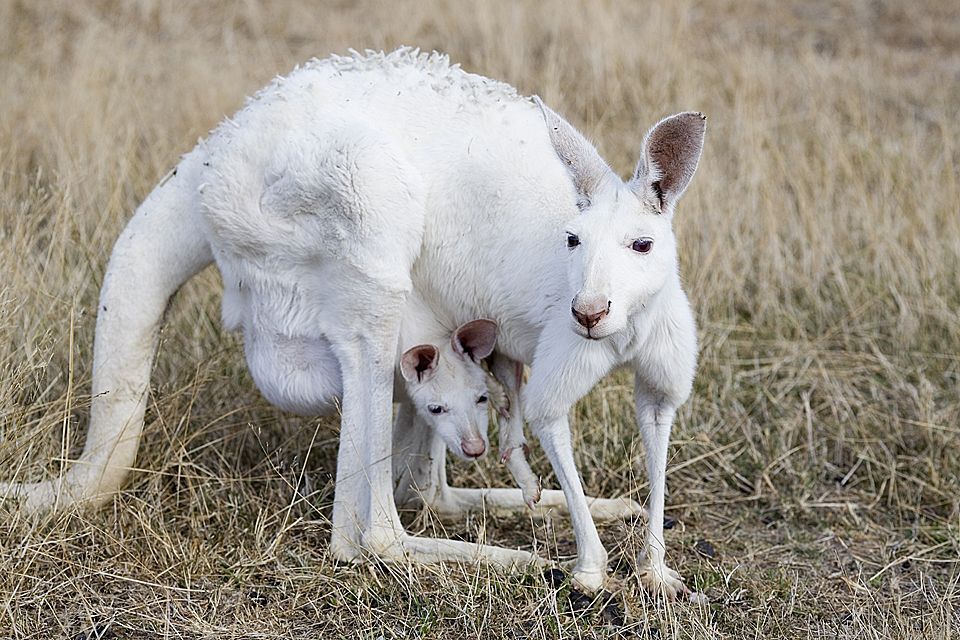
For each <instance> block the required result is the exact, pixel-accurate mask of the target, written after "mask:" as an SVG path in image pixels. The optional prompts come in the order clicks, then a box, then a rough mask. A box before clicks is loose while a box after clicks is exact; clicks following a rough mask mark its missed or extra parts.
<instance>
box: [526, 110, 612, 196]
mask: <svg viewBox="0 0 960 640" xmlns="http://www.w3.org/2000/svg"><path fill="white" fill-rule="evenodd" d="M533 101H534V102H535V103H536V104H537V106H538V107H540V111H541V112H542V113H543V119H544V120H545V121H546V123H547V132H548V133H549V134H550V142H551V144H553V150H554V151H556V153H557V156H558V157H559V158H560V160H561V161H562V162H563V164H564V166H566V167H567V171H568V172H569V173H570V177H571V178H572V179H573V186H574V187H575V188H576V190H577V196H578V198H577V206H578V207H579V208H580V209H581V210H582V209H584V208H586V207H587V206H588V205H589V204H590V196H592V195H593V194H594V193H596V192H597V190H598V189H599V188H600V185H601V184H602V183H603V181H604V179H605V178H607V177H608V176H609V175H610V174H611V173H612V172H611V170H610V167H608V166H607V163H606V162H604V161H603V158H601V157H600V154H599V153H597V150H596V149H595V148H594V146H593V145H592V144H590V142H589V141H587V139H586V138H584V137H583V134H581V133H580V132H579V131H577V130H576V129H575V128H574V127H573V125H571V124H570V123H569V122H567V121H566V120H564V119H563V118H561V117H560V116H559V115H558V114H557V113H556V112H555V111H554V110H553V109H551V108H550V107H548V106H547V105H545V104H543V101H542V100H541V99H540V97H539V96H533Z"/></svg>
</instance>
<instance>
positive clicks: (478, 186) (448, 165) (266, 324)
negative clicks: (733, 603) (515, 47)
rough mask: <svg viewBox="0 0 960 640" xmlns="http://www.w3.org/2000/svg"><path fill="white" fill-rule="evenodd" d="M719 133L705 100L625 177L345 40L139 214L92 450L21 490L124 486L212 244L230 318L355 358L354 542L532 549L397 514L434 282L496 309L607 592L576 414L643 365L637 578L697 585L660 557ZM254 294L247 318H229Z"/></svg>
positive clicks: (458, 551)
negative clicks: (410, 524)
mask: <svg viewBox="0 0 960 640" xmlns="http://www.w3.org/2000/svg"><path fill="white" fill-rule="evenodd" d="M704 132H705V121H704V117H703V116H702V115H701V114H699V113H681V114H678V115H674V116H671V117H669V118H666V119H664V120H662V121H660V122H659V123H658V124H657V125H655V126H654V127H653V128H652V129H651V130H650V131H649V132H648V133H647V135H646V137H645V139H644V141H643V145H642V148H641V151H640V160H639V162H638V164H637V168H636V171H635V172H634V174H633V175H632V176H631V177H630V178H629V180H627V181H623V180H621V179H620V178H619V177H618V176H616V175H615V174H614V173H613V172H612V171H611V170H610V169H609V167H608V166H607V165H606V163H605V162H604V161H603V160H602V159H601V158H600V156H599V155H598V154H597V152H596V150H595V149H594V148H593V146H591V145H590V144H589V143H588V142H587V141H586V140H585V139H584V138H583V136H581V135H580V134H579V133H578V132H577V131H576V130H575V129H574V128H573V127H572V126H571V125H569V124H568V123H567V122H565V121H564V120H563V119H562V118H561V117H560V116H558V115H557V114H556V113H554V112H553V111H551V110H550V109H549V108H547V107H546V106H545V105H543V104H542V103H541V102H540V101H539V100H538V99H536V98H534V99H530V98H524V97H521V96H519V95H518V94H517V93H516V91H515V90H514V89H513V88H511V87H510V86H508V85H505V84H502V83H499V82H495V81H492V80H489V79H487V78H483V77H480V76H477V75H472V74H469V73H466V72H464V71H462V70H460V69H459V67H457V66H455V65H450V64H449V61H448V59H447V58H446V57H445V56H441V55H439V54H435V53H434V54H429V55H427V54H421V53H419V51H414V50H409V49H401V50H398V51H395V52H392V53H390V54H383V53H367V54H364V55H360V54H353V55H350V56H346V57H340V56H333V57H330V58H327V59H325V60H314V61H312V62H310V63H308V64H307V65H306V66H304V67H302V68H299V69H297V70H295V71H294V72H293V73H291V74H290V75H289V76H287V77H285V78H278V79H277V80H275V81H274V82H273V83H272V84H271V85H269V86H268V87H266V88H265V89H263V90H262V91H260V92H259V93H258V94H257V95H256V96H255V97H254V98H253V99H251V100H250V101H249V102H248V103H247V104H246V106H245V107H244V108H243V109H242V110H241V111H240V112H238V113H237V114H236V115H235V117H233V118H232V119H228V120H226V121H225V122H223V123H221V124H220V125H219V126H218V127H217V128H216V129H215V130H214V131H212V132H211V134H210V136H209V137H208V138H207V139H206V140H205V141H202V142H200V143H199V144H198V145H197V147H196V148H195V149H194V150H193V151H191V152H190V153H188V154H187V155H186V156H184V157H183V159H182V161H181V162H180V164H179V165H178V167H177V169H176V170H174V171H173V172H172V173H171V175H169V176H167V177H166V178H165V179H164V180H163V181H162V182H161V183H160V185H159V186H158V187H157V188H156V189H155V190H154V191H153V193H151V194H150V196H149V197H148V198H147V199H146V201H145V202H144V203H143V204H142V205H141V206H140V207H139V208H138V210H137V212H136V214H135V216H134V217H133V219H132V220H131V221H130V223H129V225H128V226H127V228H126V229H125V230H124V231H123V233H122V234H121V236H120V238H119V240H118V241H117V244H116V246H115V247H114V250H113V254H112V256H111V258H110V263H109V266H108V268H107V273H106V276H105V278H104V284H103V289H102V292H101V302H100V309H99V315H98V318H97V329H96V338H95V339H96V341H95V347H94V375H93V396H94V400H93V407H92V412H91V423H90V428H89V434H88V436H87V442H86V446H85V448H84V451H83V454H82V455H81V457H80V459H79V460H77V461H75V462H74V463H73V464H72V466H71V468H70V469H69V470H68V472H67V473H66V475H65V476H64V477H63V478H59V479H56V480H52V481H47V482H42V483H37V484H29V485H12V486H9V487H7V491H8V492H12V493H16V494H18V495H20V496H21V498H23V499H24V502H25V506H26V507H27V508H28V509H33V510H43V509H49V508H53V507H55V506H65V505H67V504H70V503H74V502H86V503H92V504H100V503H102V502H104V501H105V500H106V499H107V498H108V497H109V496H110V495H111V494H112V493H114V492H116V491H117V490H118V489H119V488H120V486H121V483H122V481H123V479H124V477H125V475H126V473H127V471H128V469H129V468H130V467H131V466H132V465H133V463H134V458H135V455H136V451H137V446H138V443H139V438H140V433H141V430H142V425H143V414H144V407H145V404H146V396H147V390H148V386H149V377H150V368H151V364H152V359H153V351H154V347H155V343H156V339H157V335H158V330H159V327H160V324H161V321H162V317H163V312H164V310H165V308H166V306H167V304H168V301H169V299H170V297H171V296H172V295H173V294H174V293H175V292H176V290H177V289H178V288H179V287H180V286H181V285H182V284H183V283H184V282H185V281H186V280H188V279H189V278H191V277H192V276H193V275H194V274H196V273H197V272H198V271H199V270H200V269H202V268H203V267H204V266H206V265H207V264H209V263H210V262H211V261H214V262H216V264H217V266H218V267H219V269H220V271H221V274H222V276H223V282H224V287H225V291H224V321H225V323H226V324H227V325H228V326H229V327H231V328H240V327H242V328H243V331H244V333H245V341H246V340H251V339H257V340H260V345H261V346H260V348H261V349H263V348H268V347H269V346H270V344H273V345H274V347H275V348H276V350H277V352H276V354H275V357H276V359H277V360H278V361H282V360H283V359H284V358H285V357H286V356H288V355H290V353H289V351H285V349H286V348H287V347H285V345H287V346H289V345H296V350H297V351H298V352H300V353H305V352H309V350H310V345H311V344H323V346H324V348H328V349H330V350H332V352H333V353H334V354H335V356H336V359H337V361H338V362H339V367H340V373H341V382H342V388H343V398H342V422H341V431H340V444H339V451H338V457H337V477H336V495H335V498H334V506H333V531H332V539H331V548H332V551H333V553H334V554H335V555H336V556H337V557H338V558H340V559H344V560H350V559H355V558H358V557H359V556H360V555H361V554H362V553H372V554H374V555H376V556H379V557H382V558H388V559H389V558H401V557H411V558H413V559H418V560H425V561H432V560H443V559H451V558H453V559H464V558H477V557H482V558H485V559H488V560H491V561H495V562H499V563H503V564H510V563H513V562H526V561H530V560H532V559H534V557H533V556H532V555H531V554H527V553H525V552H520V551H512V550H507V549H501V548H497V547H490V546H483V545H475V544H468V543H465V542H459V541H453V540H438V539H424V538H418V537H414V536H410V535H408V534H406V533H405V532H404V531H403V528H402V526H401V524H400V520H399V518H398V515H397V509H396V505H395V503H394V496H393V487H392V484H391V476H392V473H391V433H392V430H393V426H392V424H391V420H392V412H393V405H392V392H393V382H394V363H395V357H396V350H397V339H398V332H399V328H400V319H401V310H402V308H403V304H404V300H405V298H406V296H407V294H408V293H409V292H410V291H411V290H412V289H413V288H414V287H416V289H417V291H418V292H419V293H420V294H421V295H423V296H424V297H425V299H426V300H427V302H428V304H429V305H430V307H431V308H432V309H433V310H434V311H435V312H436V313H437V314H438V315H439V316H440V317H441V318H442V319H443V321H444V322H446V323H448V324H449V326H458V325H460V324H463V323H465V322H467V321H470V320H473V319H475V318H490V319H492V320H494V321H496V322H497V323H498V325H499V327H500V334H499V339H498V343H497V348H498V351H499V352H501V353H502V354H504V355H505V356H506V357H508V358H511V359H513V360H516V361H518V362H524V363H527V364H529V365H530V366H531V373H530V379H529V383H528V384H527V385H526V387H525V388H524V390H523V394H522V397H521V403H522V408H523V412H524V415H525V417H526V419H527V420H528V422H529V424H530V425H531V426H532V430H533V432H534V433H535V434H536V435H537V436H538V438H539V440H540V443H541V446H542V447H543V449H544V451H545V452H546V454H547V456H548V458H549V460H550V463H551V464H552V466H553V469H554V471H555V473H556V476H557V478H558V479H559V481H560V484H561V486H562V489H563V492H564V494H565V496H566V500H567V504H568V507H569V510H570V514H571V519H572V522H573V527H574V530H575V533H576V538H577V562H576V565H575V568H574V572H573V575H574V579H575V580H576V582H578V583H579V584H580V585H581V586H582V587H584V588H587V589H590V590H596V589H599V588H600V587H601V586H602V583H603V580H604V577H605V574H606V565H607V554H606V551H605V550H604V548H603V545H602V544H601V542H600V538H599V536H598V535H597V530H596V527H595V526H594V523H593V520H592V518H591V515H590V508H589V504H588V501H587V498H586V497H585V495H584V491H583V487H582V484H581V481H580V478H579V476H578V472H577V468H576V465H575V463H574V458H573V451H572V448H571V438H570V429H569V424H568V420H567V416H568V413H569V411H570V409H571V407H572V406H573V405H574V403H575V402H576V401H577V400H578V399H579V398H581V397H582V396H583V395H584V394H586V393H587V392H588V391H589V390H590V388H591V387H593V385H594V384H596V382H597V381H599V380H600V379H601V378H602V377H603V376H604V375H606V374H607V373H608V372H610V371H611V370H613V369H615V368H618V367H629V368H630V369H632V370H633V371H634V372H635V374H636V383H635V398H636V409H637V421H638V424H639V427H640V431H641V434H642V437H643V441H644V444H645V447H646V463H647V471H648V474H649V479H650V497H649V503H648V511H649V530H648V535H647V539H646V553H645V556H644V564H643V566H642V580H643V582H644V584H645V585H646V586H647V587H648V588H650V589H652V590H654V591H662V592H665V593H666V594H667V595H669V596H674V595H676V594H677V593H678V592H684V591H685V590H686V588H685V587H684V585H683V583H682V581H681V579H680V576H679V575H677V574H676V573H675V572H674V571H672V570H671V569H669V568H668V567H667V565H666V563H665V558H664V553H665V545H664V539H663V503H664V490H665V488H664V486H665V468H666V460H667V444H668V441H669V436H670V429H671V424H672V421H673V417H674V412H675V411H676V409H677V407H678V406H679V405H680V404H681V403H682V402H684V401H685V399H686V398H687V396H688V395H689V393H690V390H691V385H692V379H693V375H694V369H695V366H696V334H695V326H694V320H693V315H692V313H691V310H690V306H689V303H688V302H687V298H686V296H685V294H684V292H683V290H682V289H681V284H680V278H679V274H678V267H677V255H676V243H675V239H674V234H673V231H672V227H671V220H672V218H673V213H674V210H675V207H676V204H677V201H678V199H679V198H680V196H681V194H682V193H683V192H684V190H685V189H686V187H687V185H688V184H689V182H690V180H691V178H692V177H693V174H694V171H695V170H696V166H697V163H698V161H699V157H700V152H701V148H702V145H703V138H704ZM239 298H243V299H244V300H245V301H246V302H245V304H246V306H245V307H244V308H246V309H248V311H249V314H248V315H247V316H245V317H243V318H240V317H237V315H238V314H237V313H234V312H233V311H232V310H234V309H236V308H239V307H238V305H236V304H235V301H236V300H237V299H239ZM264 338H266V339H267V340H266V342H264V341H263V339H264ZM262 355H263V354H261V356H262ZM264 360H269V358H266V357H260V358H258V359H250V358H248V366H250V367H251V368H252V369H254V371H253V373H254V378H255V379H257V378H260V377H261V376H262V375H263V374H265V373H268V372H264V371H259V370H257V367H259V366H261V363H262V362H263V361H264ZM412 419H413V418H412V416H411V412H400V414H399V417H398V420H400V421H403V420H412ZM398 427H399V428H403V429H409V428H410V425H404V424H399V425H398Z"/></svg>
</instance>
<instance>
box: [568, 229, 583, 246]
mask: <svg viewBox="0 0 960 640" xmlns="http://www.w3.org/2000/svg"><path fill="white" fill-rule="evenodd" d="M579 246H580V238H579V236H577V234H575V233H568V234H567V248H569V249H574V248H576V247H579Z"/></svg>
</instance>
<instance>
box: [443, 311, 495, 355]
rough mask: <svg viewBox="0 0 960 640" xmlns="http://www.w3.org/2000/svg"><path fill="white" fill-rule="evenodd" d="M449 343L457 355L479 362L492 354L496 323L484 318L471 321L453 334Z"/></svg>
mask: <svg viewBox="0 0 960 640" xmlns="http://www.w3.org/2000/svg"><path fill="white" fill-rule="evenodd" d="M451 341H452V342H453V348H454V350H455V351H456V352H457V353H460V354H461V355H466V356H469V357H470V359H471V360H473V361H474V362H480V361H481V360H483V359H484V358H486V357H487V356H489V355H490V354H491V353H493V349H494V347H495V346H496V345H497V323H496V322H494V321H493V320H487V319H485V318H481V319H480V320H471V321H470V322H468V323H466V324H463V325H461V326H460V327H459V328H458V329H457V330H456V331H454V332H453V336H452V338H451Z"/></svg>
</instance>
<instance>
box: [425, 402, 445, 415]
mask: <svg viewBox="0 0 960 640" xmlns="http://www.w3.org/2000/svg"><path fill="white" fill-rule="evenodd" d="M427 411H429V412H430V413H432V414H433V415H435V416H438V415H440V414H441V413H443V407H441V406H440V405H438V404H431V405H427Z"/></svg>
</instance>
